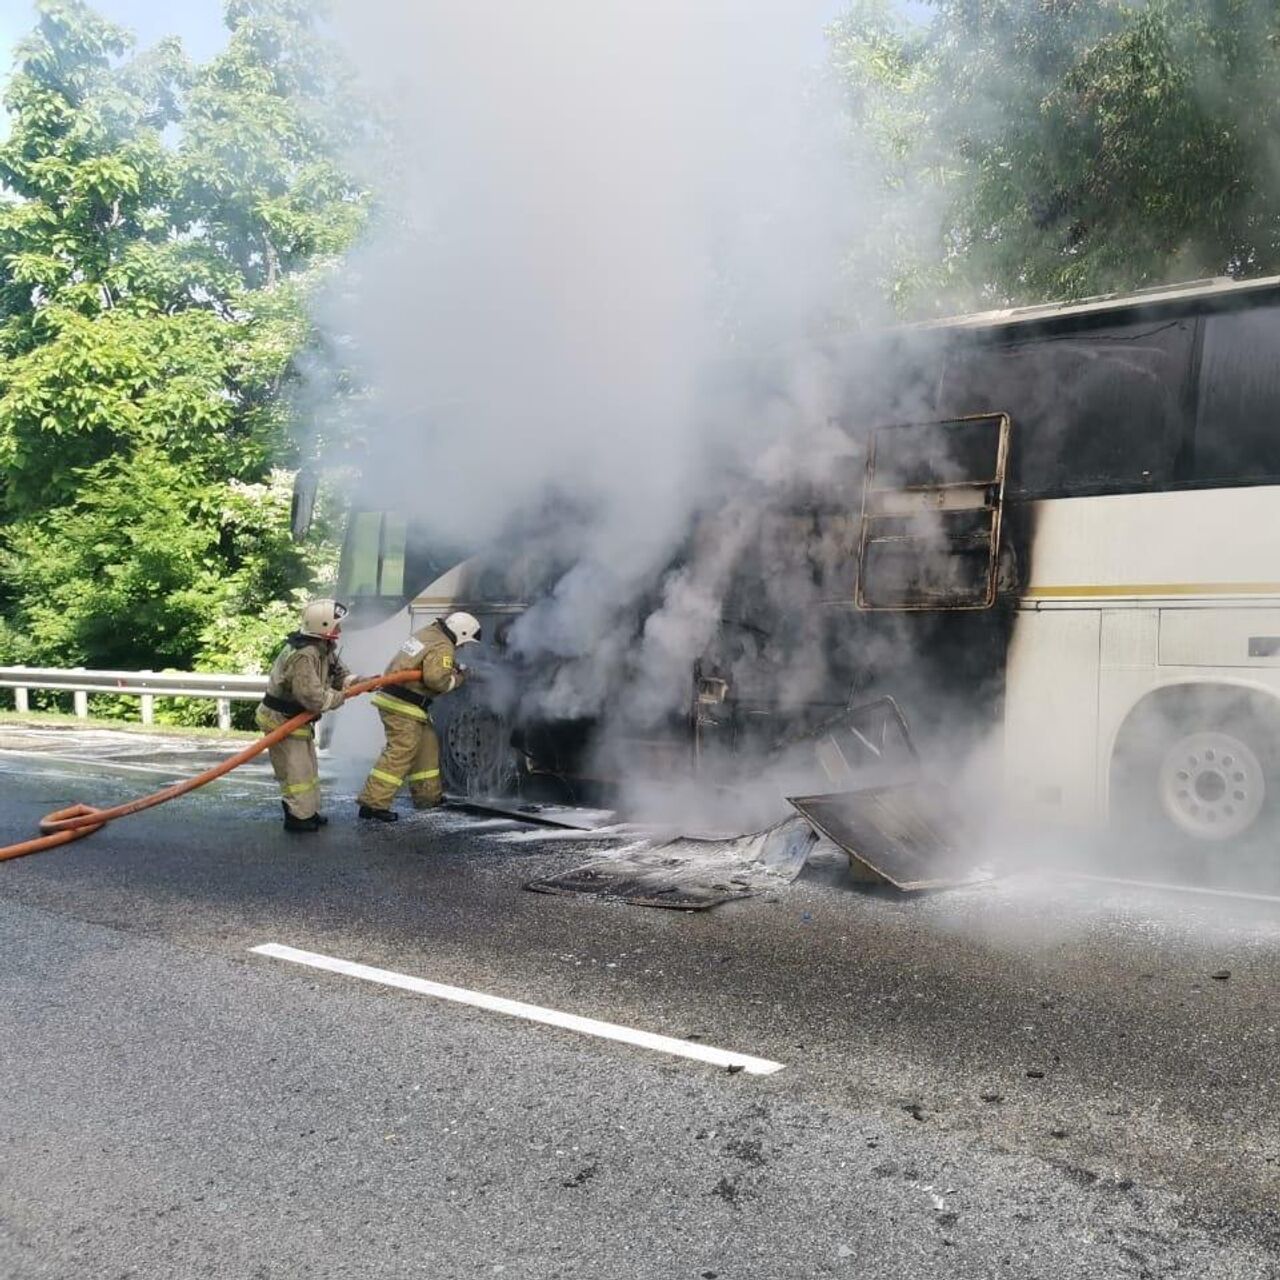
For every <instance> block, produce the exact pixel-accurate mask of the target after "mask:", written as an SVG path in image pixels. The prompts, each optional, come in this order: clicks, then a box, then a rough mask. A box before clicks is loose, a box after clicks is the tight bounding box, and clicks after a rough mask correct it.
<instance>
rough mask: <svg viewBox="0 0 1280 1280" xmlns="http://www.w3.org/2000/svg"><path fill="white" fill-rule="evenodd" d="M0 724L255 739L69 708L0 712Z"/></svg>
mask: <svg viewBox="0 0 1280 1280" xmlns="http://www.w3.org/2000/svg"><path fill="white" fill-rule="evenodd" d="M0 725H27V726H30V727H31V728H42V729H114V730H115V731H116V732H117V733H138V734H144V735H145V734H163V735H164V736H165V737H166V738H246V739H250V738H256V737H258V736H259V735H258V734H257V733H252V732H249V731H247V730H244V729H219V728H216V727H214V726H211V725H185V724H159V723H156V724H142V723H141V722H140V721H137V720H105V719H103V718H101V717H99V716H89V717H88V718H87V719H83V720H82V719H81V718H80V717H79V716H75V715H72V714H71V713H70V712H68V711H0Z"/></svg>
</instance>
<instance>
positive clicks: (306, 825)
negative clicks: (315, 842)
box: [280, 800, 328, 831]
mask: <svg viewBox="0 0 1280 1280" xmlns="http://www.w3.org/2000/svg"><path fill="white" fill-rule="evenodd" d="M280 807H281V808H282V809H283V810H284V829H285V830H286V831H319V830H320V827H321V826H322V825H323V823H325V822H326V821H328V819H326V818H321V817H320V815H319V814H312V815H311V817H309V818H295V817H294V816H293V814H291V813H290V812H289V806H288V805H287V804H285V803H284V801H283V800H282V801H281V802H280Z"/></svg>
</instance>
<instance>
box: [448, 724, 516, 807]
mask: <svg viewBox="0 0 1280 1280" xmlns="http://www.w3.org/2000/svg"><path fill="white" fill-rule="evenodd" d="M508 736H509V731H508V730H507V728H506V725H505V724H504V722H503V721H502V719H501V718H500V717H499V716H497V715H495V714H494V713H493V712H492V711H489V710H486V709H485V708H484V707H481V706H476V705H474V704H472V705H468V706H464V707H461V708H459V709H458V710H457V711H456V712H455V713H454V714H453V715H452V716H451V717H450V719H449V724H448V727H447V729H446V730H445V766H446V772H447V773H448V774H449V775H451V776H450V777H449V778H448V781H449V783H450V785H451V787H453V788H455V789H457V790H459V791H464V792H465V793H466V794H468V795H498V794H501V793H502V792H503V791H504V790H506V789H507V788H508V787H509V786H510V784H511V775H512V764H511V753H510V751H509V749H508V747H507V738H508Z"/></svg>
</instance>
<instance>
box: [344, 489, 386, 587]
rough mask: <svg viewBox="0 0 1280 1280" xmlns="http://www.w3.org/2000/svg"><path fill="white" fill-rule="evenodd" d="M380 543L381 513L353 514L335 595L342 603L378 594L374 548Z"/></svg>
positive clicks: (376, 556)
mask: <svg viewBox="0 0 1280 1280" xmlns="http://www.w3.org/2000/svg"><path fill="white" fill-rule="evenodd" d="M381 542H382V512H381V511H357V512H356V513H355V514H354V515H353V516H352V517H351V520H350V522H349V523H348V525H347V537H346V541H345V542H344V543H343V546H342V569H341V572H340V573H339V575H338V594H339V595H340V596H341V597H342V598H343V599H344V600H352V599H354V598H355V597H356V596H376V595H377V594H378V547H379V545H380V544H381Z"/></svg>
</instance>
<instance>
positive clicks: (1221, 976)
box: [1209, 969, 1231, 982]
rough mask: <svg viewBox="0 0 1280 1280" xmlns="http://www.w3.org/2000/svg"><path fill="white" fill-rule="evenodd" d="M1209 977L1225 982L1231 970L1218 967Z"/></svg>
mask: <svg viewBox="0 0 1280 1280" xmlns="http://www.w3.org/2000/svg"><path fill="white" fill-rule="evenodd" d="M1209 977H1211V978H1212V979H1213V980H1214V981H1215V982H1226V980H1227V979H1228V978H1229V977H1231V970H1230V969H1219V970H1218V972H1217V973H1211V974H1210V975H1209Z"/></svg>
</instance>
